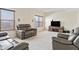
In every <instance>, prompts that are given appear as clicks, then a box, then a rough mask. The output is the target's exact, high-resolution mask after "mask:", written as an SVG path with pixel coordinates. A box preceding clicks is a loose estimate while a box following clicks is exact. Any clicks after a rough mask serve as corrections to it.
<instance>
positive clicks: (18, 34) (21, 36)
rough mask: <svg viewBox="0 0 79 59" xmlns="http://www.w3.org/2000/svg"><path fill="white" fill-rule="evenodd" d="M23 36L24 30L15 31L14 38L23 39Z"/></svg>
mask: <svg viewBox="0 0 79 59" xmlns="http://www.w3.org/2000/svg"><path fill="white" fill-rule="evenodd" d="M24 35H25V31H24V30H16V36H17V37H19V38H21V39H22V38H23V37H24Z"/></svg>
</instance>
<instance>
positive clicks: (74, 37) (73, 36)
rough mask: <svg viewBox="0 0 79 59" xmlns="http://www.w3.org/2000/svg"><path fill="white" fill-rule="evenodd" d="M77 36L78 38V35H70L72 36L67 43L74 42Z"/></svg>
mask: <svg viewBox="0 0 79 59" xmlns="http://www.w3.org/2000/svg"><path fill="white" fill-rule="evenodd" d="M77 36H78V35H76V34H72V35H70V36H69V38H68V40H69V41H74V40H75V39H76V37H77Z"/></svg>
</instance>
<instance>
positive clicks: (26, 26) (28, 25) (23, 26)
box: [17, 24, 31, 30]
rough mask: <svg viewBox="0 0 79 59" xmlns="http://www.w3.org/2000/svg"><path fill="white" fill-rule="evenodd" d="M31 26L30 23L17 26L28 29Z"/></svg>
mask: <svg viewBox="0 0 79 59" xmlns="http://www.w3.org/2000/svg"><path fill="white" fill-rule="evenodd" d="M29 27H31V26H30V24H19V25H18V26H17V29H18V30H27V29H28V28H29Z"/></svg>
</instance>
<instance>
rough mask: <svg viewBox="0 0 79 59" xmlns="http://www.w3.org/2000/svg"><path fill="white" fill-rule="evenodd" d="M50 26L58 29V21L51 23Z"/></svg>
mask: <svg viewBox="0 0 79 59" xmlns="http://www.w3.org/2000/svg"><path fill="white" fill-rule="evenodd" d="M51 26H55V27H60V21H51Z"/></svg>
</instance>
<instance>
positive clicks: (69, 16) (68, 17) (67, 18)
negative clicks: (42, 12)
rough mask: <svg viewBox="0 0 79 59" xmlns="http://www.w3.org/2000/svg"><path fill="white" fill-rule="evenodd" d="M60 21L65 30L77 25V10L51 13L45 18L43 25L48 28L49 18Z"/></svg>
mask: <svg viewBox="0 0 79 59" xmlns="http://www.w3.org/2000/svg"><path fill="white" fill-rule="evenodd" d="M52 19H53V20H55V21H56V20H57V21H61V26H64V27H65V29H66V30H71V29H73V28H75V27H77V26H78V11H65V12H58V13H54V14H51V15H49V16H47V17H46V19H45V27H46V29H48V27H49V25H50V22H51V20H52Z"/></svg>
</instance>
